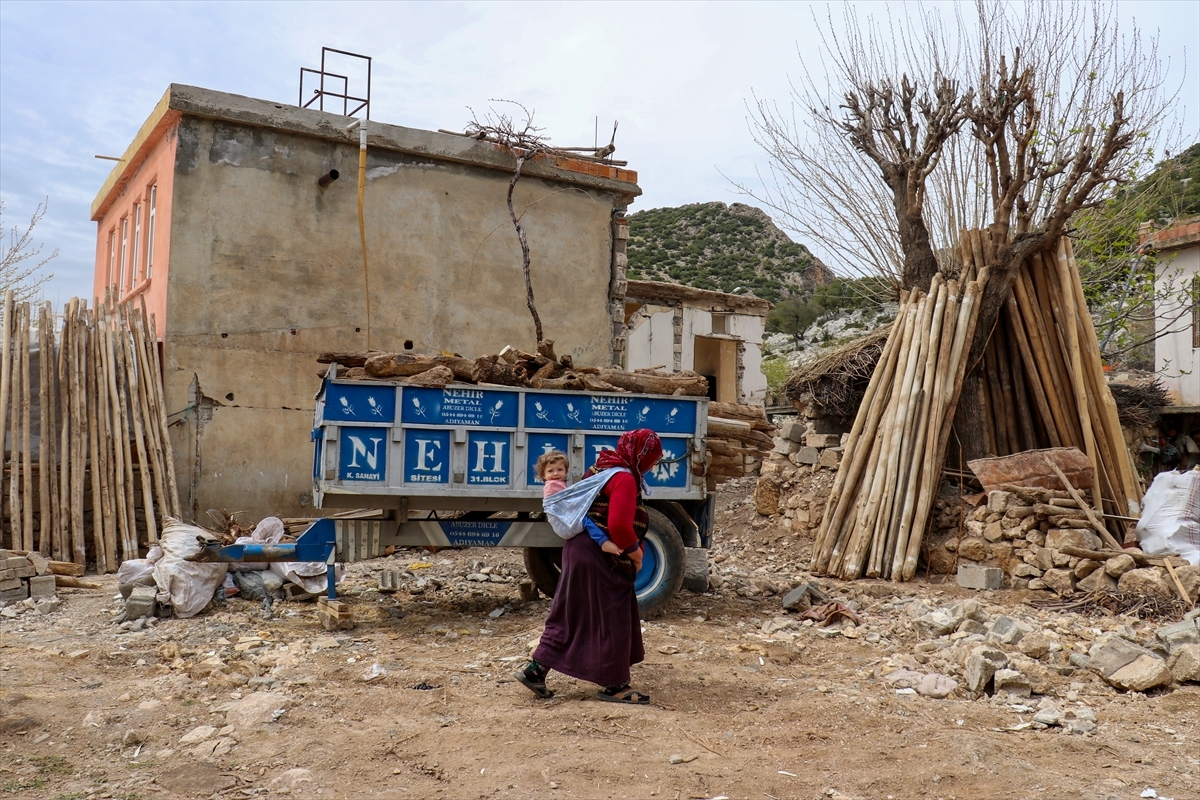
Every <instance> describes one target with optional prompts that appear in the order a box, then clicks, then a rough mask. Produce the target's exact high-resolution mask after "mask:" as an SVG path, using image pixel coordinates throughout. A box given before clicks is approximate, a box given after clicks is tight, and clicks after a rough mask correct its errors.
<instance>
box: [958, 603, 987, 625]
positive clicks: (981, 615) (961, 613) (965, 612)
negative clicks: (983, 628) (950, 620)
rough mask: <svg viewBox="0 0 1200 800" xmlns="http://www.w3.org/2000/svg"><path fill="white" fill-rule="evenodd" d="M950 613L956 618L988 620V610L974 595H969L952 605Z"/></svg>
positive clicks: (977, 620)
mask: <svg viewBox="0 0 1200 800" xmlns="http://www.w3.org/2000/svg"><path fill="white" fill-rule="evenodd" d="M950 613H951V614H952V615H953V616H954V618H955V619H956V620H958V621H959V622H962V621H963V620H967V619H973V620H975V621H976V622H987V619H988V615H987V610H986V609H984V607H983V603H981V602H979V601H978V600H976V599H975V598H974V597H968V598H967V599H966V600H959V601H958V602H957V603H955V604H954V605H952V606H950Z"/></svg>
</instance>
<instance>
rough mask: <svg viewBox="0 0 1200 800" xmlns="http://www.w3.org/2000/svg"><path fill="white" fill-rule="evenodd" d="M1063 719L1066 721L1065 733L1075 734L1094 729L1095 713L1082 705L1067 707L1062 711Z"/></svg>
mask: <svg viewBox="0 0 1200 800" xmlns="http://www.w3.org/2000/svg"><path fill="white" fill-rule="evenodd" d="M1063 721H1064V722H1065V723H1066V729H1067V733H1070V734H1074V735H1076V736H1080V735H1083V734H1085V733H1091V732H1092V731H1094V730H1096V714H1095V712H1093V711H1092V709H1090V708H1088V707H1087V706H1084V705H1079V706H1076V707H1074V708H1068V709H1067V710H1066V711H1065V712H1063Z"/></svg>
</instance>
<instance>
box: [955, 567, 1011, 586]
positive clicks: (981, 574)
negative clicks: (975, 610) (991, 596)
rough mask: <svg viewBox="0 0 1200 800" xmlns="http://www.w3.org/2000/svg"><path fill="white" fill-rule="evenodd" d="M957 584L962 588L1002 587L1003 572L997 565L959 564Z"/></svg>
mask: <svg viewBox="0 0 1200 800" xmlns="http://www.w3.org/2000/svg"><path fill="white" fill-rule="evenodd" d="M958 585H959V586H961V587H963V588H964V589H1000V588H1003V587H1004V572H1003V571H1002V570H1001V569H1000V568H999V567H984V566H981V565H979V564H959V565H958Z"/></svg>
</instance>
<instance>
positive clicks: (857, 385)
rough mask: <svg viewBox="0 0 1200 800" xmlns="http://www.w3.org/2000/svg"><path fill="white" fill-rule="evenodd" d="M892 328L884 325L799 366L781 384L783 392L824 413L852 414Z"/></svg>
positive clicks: (835, 415) (850, 415) (833, 414)
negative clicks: (804, 401)
mask: <svg viewBox="0 0 1200 800" xmlns="http://www.w3.org/2000/svg"><path fill="white" fill-rule="evenodd" d="M891 329H892V326H891V325H885V326H883V327H882V328H878V329H877V330H875V331H873V332H871V333H869V334H867V335H866V336H864V337H862V338H861V339H855V340H854V341H852V342H849V343H847V344H844V345H842V346H841V347H837V348H834V349H832V350H830V351H829V352H827V353H823V354H822V355H820V356H818V357H817V358H815V359H813V360H812V361H810V362H808V363H807V364H804V365H802V366H800V367H798V368H797V369H796V370H795V371H794V372H793V373H792V374H791V375H790V376H789V377H788V379H787V381H786V382H785V383H784V385H783V392H784V394H785V395H786V396H787V398H788V399H789V400H806V401H807V402H808V403H810V404H811V405H812V406H813V407H814V408H815V409H816V410H817V411H818V412H819V413H821V414H822V415H824V416H830V417H853V416H854V415H855V414H857V413H858V407H859V406H860V405H861V404H862V399H863V395H864V394H866V391H867V384H868V383H870V381H871V374H872V373H873V372H874V371H875V365H876V363H877V362H878V361H879V354H880V353H882V352H883V346H884V344H886V343H887V338H888V332H889V331H890V330H891ZM810 398H811V399H810Z"/></svg>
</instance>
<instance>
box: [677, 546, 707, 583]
mask: <svg viewBox="0 0 1200 800" xmlns="http://www.w3.org/2000/svg"><path fill="white" fill-rule="evenodd" d="M683 551H684V565H683V586H684V588H685V589H687V590H688V591H689V592H697V593H701V594H702V593H704V592H707V591H708V548H705V547H685V548H683Z"/></svg>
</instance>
